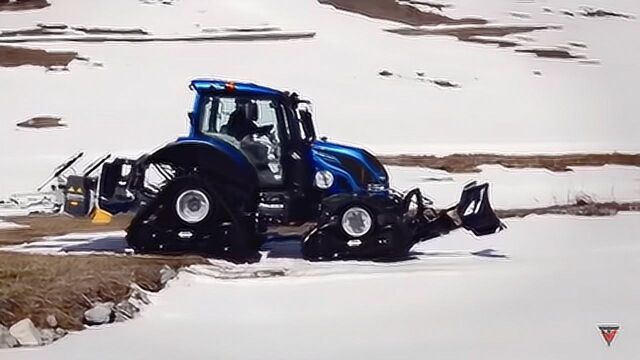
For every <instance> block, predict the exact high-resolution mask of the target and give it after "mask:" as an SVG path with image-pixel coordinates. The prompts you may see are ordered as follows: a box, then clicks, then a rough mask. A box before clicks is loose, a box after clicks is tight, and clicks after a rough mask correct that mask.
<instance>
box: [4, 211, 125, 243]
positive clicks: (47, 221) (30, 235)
mask: <svg viewBox="0 0 640 360" xmlns="http://www.w3.org/2000/svg"><path fill="white" fill-rule="evenodd" d="M5 220H6V221H8V222H12V223H15V224H19V225H27V226H29V227H28V228H19V229H6V230H0V245H12V244H22V243H25V242H30V241H34V240H37V239H38V238H40V237H43V236H56V235H64V234H68V233H72V232H76V233H82V232H98V231H112V230H122V229H124V228H126V227H127V226H128V225H129V222H131V216H129V215H118V216H114V217H113V219H112V221H111V223H110V224H107V225H95V224H92V223H91V220H90V219H88V218H72V217H69V216H59V215H53V216H44V215H43V216H27V217H16V218H8V219H5Z"/></svg>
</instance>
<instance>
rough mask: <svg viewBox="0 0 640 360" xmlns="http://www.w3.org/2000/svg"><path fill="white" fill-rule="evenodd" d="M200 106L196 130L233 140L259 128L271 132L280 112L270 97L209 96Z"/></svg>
mask: <svg viewBox="0 0 640 360" xmlns="http://www.w3.org/2000/svg"><path fill="white" fill-rule="evenodd" d="M202 106H203V108H202V112H201V114H202V115H201V117H200V131H201V132H202V133H203V134H206V135H215V134H221V135H227V136H230V137H232V138H235V139H236V140H237V141H242V139H243V138H244V137H246V136H248V135H251V134H255V133H256V132H258V131H259V130H261V131H262V132H267V133H272V132H273V133H274V134H275V133H276V132H277V123H278V122H277V119H278V116H280V114H281V110H280V109H279V108H278V104H277V102H276V101H275V100H272V99H256V98H249V97H233V96H209V97H207V98H206V99H205V101H204V103H203V105H202ZM268 128H270V129H268Z"/></svg>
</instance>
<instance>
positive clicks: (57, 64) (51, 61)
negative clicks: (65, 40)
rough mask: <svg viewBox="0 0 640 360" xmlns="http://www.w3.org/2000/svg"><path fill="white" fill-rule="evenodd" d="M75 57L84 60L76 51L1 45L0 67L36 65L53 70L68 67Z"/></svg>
mask: <svg viewBox="0 0 640 360" xmlns="http://www.w3.org/2000/svg"><path fill="white" fill-rule="evenodd" d="M75 59H78V60H83V58H80V57H79V56H78V53H77V52H75V51H48V50H43V49H33V48H26V47H17V46H6V45H0V67H17V66H23V65H34V66H42V67H44V68H47V69H51V70H54V69H66V68H67V66H69V64H70V63H71V61H73V60H75Z"/></svg>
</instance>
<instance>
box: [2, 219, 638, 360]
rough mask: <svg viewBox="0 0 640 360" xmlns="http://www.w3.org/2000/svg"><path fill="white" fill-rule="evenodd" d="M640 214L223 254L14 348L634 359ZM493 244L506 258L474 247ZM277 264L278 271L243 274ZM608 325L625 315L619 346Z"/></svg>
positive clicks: (224, 355) (34, 355) (18, 355)
mask: <svg viewBox="0 0 640 360" xmlns="http://www.w3.org/2000/svg"><path fill="white" fill-rule="evenodd" d="M639 216H640V214H624V215H618V216H616V217H614V218H606V219H586V218H574V217H551V216H534V217H530V218H527V219H526V220H522V219H518V220H509V221H508V225H509V231H507V232H502V233H500V234H497V235H494V236H491V237H488V238H487V237H485V238H483V239H482V240H475V239H473V238H471V237H468V236H466V235H464V234H463V233H461V232H456V233H452V234H450V235H448V236H446V237H443V238H441V239H439V240H435V241H433V242H428V243H424V244H422V245H420V246H419V247H418V248H417V249H416V250H417V252H419V253H418V254H417V255H416V258H414V259H412V260H408V261H404V262H397V263H373V262H353V261H343V262H332V263H309V262H306V261H303V260H300V259H295V258H280V259H272V260H265V261H263V262H261V263H258V264H256V265H244V267H233V266H231V268H233V269H235V270H236V271H237V274H236V275H237V276H227V277H226V278H225V277H224V276H220V275H219V274H220V269H221V268H222V266H221V265H220V264H213V265H211V266H201V267H196V268H194V269H191V270H190V271H187V272H181V273H180V274H179V276H178V280H176V281H173V282H171V283H169V285H168V288H167V289H166V290H164V291H163V292H162V293H161V294H160V295H156V296H153V297H152V302H153V305H152V306H150V307H148V308H146V309H145V311H144V312H142V315H141V317H140V318H139V319H136V320H133V321H129V322H126V323H124V324H116V325H112V326H105V327H101V328H94V329H91V330H88V331H83V332H81V333H78V334H72V335H70V336H68V337H66V338H64V339H62V340H61V341H59V342H57V343H55V344H53V345H52V346H49V347H46V348H40V349H14V350H10V351H8V352H7V354H6V355H7V356H9V357H10V358H11V359H48V360H56V359H81V358H86V356H87V354H99V357H100V358H102V359H121V358H135V359H157V358H166V357H191V358H197V359H214V358H218V359H264V358H265V356H267V357H268V358H274V359H327V358H337V359H353V358H365V359H372V360H375V359H390V358H393V359H415V358H437V359H468V358H489V357H490V358H494V359H513V358H518V359H550V358H554V359H557V358H574V359H575V358H580V359H602V358H604V357H607V358H611V359H629V358H632V357H633V356H634V355H635V354H637V353H638V352H639V351H640V348H639V344H638V342H637V341H635V339H637V338H638V337H639V336H640V330H638V329H640V310H639V309H638V307H637V306H636V305H637V303H638V301H640V289H639V288H638V286H637V281H636V279H635V278H634V277H633V276H629V275H630V274H635V273H637V272H638V271H640V267H639V265H640V263H639V262H638V261H637V258H638V255H640V245H639V243H638V242H637V241H636V240H637V236H636V235H637V232H638V230H640V227H639V225H638V224H639V222H638V220H640V217H639ZM493 248H499V249H500V251H499V254H501V255H504V256H506V258H505V257H499V256H498V257H489V256H478V255H472V254H471V252H477V251H482V250H486V249H493ZM485 253H486V252H485ZM483 254H484V253H483ZM207 269H208V270H209V272H208V273H207ZM265 269H271V270H274V273H275V274H277V275H278V276H275V277H269V278H254V279H251V278H250V277H255V276H245V278H243V276H242V275H243V274H249V273H250V272H252V271H253V272H255V271H257V270H261V271H264V270H265ZM283 269H284V270H286V272H285V275H284V276H282V275H281V273H279V272H277V271H275V270H283ZM227 274H228V271H227ZM207 275H208V276H207ZM246 277H249V278H246ZM601 322H614V323H619V324H621V326H622V329H621V332H620V333H619V334H618V336H617V337H616V339H615V341H614V343H613V344H612V347H610V348H608V347H607V346H606V345H605V343H604V341H603V340H602V338H601V335H600V334H599V332H598V330H597V328H596V325H597V324H598V323H601Z"/></svg>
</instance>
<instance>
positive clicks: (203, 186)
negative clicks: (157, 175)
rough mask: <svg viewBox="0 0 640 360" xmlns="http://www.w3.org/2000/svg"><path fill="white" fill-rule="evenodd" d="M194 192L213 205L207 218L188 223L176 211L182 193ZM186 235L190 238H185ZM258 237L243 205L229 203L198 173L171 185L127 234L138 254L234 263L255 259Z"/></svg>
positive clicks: (139, 217)
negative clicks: (171, 254) (192, 256)
mask: <svg viewBox="0 0 640 360" xmlns="http://www.w3.org/2000/svg"><path fill="white" fill-rule="evenodd" d="M190 190H194V191H197V192H199V193H201V194H204V195H205V196H206V198H207V199H208V202H209V210H208V212H207V214H206V216H205V217H204V218H203V219H202V220H199V221H197V222H188V221H185V220H184V219H183V218H182V217H181V216H180V215H179V214H178V210H177V208H176V205H177V201H178V198H179V197H180V196H181V194H183V193H185V192H186V191H190ZM222 190H223V189H222ZM234 205H235V206H234ZM182 234H190V236H189V237H188V238H187V239H185V238H183V237H182ZM255 238H256V237H255V225H253V226H252V222H251V221H249V220H248V219H247V216H246V215H245V214H243V213H242V211H241V209H239V204H228V203H227V202H226V201H225V200H224V198H223V197H222V196H220V191H219V190H218V188H217V186H216V185H215V184H214V183H213V182H212V181H208V180H206V179H204V178H202V177H201V176H198V174H190V175H186V176H182V177H179V178H176V179H174V180H172V181H171V182H170V183H169V184H167V186H166V187H165V188H164V189H163V190H162V191H161V192H160V193H159V194H158V196H157V197H156V198H155V199H153V200H152V201H151V202H150V203H149V204H147V205H146V206H144V207H142V208H141V209H140V210H139V211H138V213H137V214H136V216H135V217H134V219H133V220H132V222H131V225H130V226H129V229H128V231H127V242H128V243H129V245H130V246H131V247H132V248H133V249H134V250H135V251H136V252H142V253H144V252H163V253H166V252H180V253H184V252H190V253H204V254H207V255H212V256H214V257H221V258H227V259H229V260H233V261H243V259H250V258H252V257H254V256H255V254H256V253H257V248H258V246H259V244H258V242H257V241H256V239H255Z"/></svg>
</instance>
